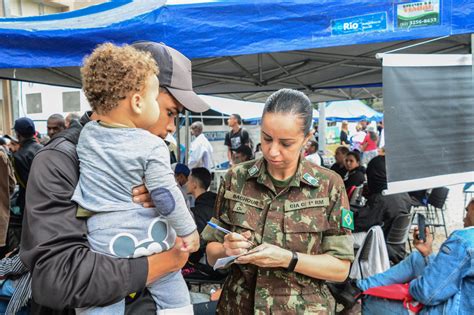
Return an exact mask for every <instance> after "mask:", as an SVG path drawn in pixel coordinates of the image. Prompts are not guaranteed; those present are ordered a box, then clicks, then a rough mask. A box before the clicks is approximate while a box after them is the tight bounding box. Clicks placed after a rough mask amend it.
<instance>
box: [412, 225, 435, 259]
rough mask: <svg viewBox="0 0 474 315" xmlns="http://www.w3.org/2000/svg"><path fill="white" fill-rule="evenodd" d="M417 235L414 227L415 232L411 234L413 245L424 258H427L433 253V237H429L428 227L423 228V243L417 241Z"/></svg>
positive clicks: (416, 228)
mask: <svg viewBox="0 0 474 315" xmlns="http://www.w3.org/2000/svg"><path fill="white" fill-rule="evenodd" d="M418 234H419V231H418V227H415V231H414V232H413V245H414V246H415V248H416V249H418V251H419V252H420V253H421V254H422V255H423V256H424V257H427V256H429V255H431V253H433V235H431V233H430V229H429V228H428V227H426V228H425V235H426V241H425V242H423V241H421V240H419V239H418Z"/></svg>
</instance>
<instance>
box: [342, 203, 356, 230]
mask: <svg viewBox="0 0 474 315" xmlns="http://www.w3.org/2000/svg"><path fill="white" fill-rule="evenodd" d="M341 220H342V227H344V228H346V229H349V230H351V231H353V230H354V214H353V213H352V211H351V210H348V209H345V208H342V215H341Z"/></svg>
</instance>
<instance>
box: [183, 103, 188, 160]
mask: <svg viewBox="0 0 474 315" xmlns="http://www.w3.org/2000/svg"><path fill="white" fill-rule="evenodd" d="M184 119H186V120H185V122H184V123H185V126H186V128H184V130H185V134H184V145H185V146H186V151H185V152H186V153H185V156H184V164H188V159H189V111H188V110H186V111H185V118H184Z"/></svg>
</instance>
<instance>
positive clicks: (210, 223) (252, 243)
mask: <svg viewBox="0 0 474 315" xmlns="http://www.w3.org/2000/svg"><path fill="white" fill-rule="evenodd" d="M207 225H209V226H210V227H212V228H213V229H216V230H218V231H221V232H223V233H225V234H229V233H232V232H231V231H229V230H227V229H224V228H223V227H220V226H219V225H217V224H215V223H213V222H211V221H208V222H207ZM246 241H247V242H249V243H250V244H251V245H252V246H255V244H254V242H252V241H250V240H246Z"/></svg>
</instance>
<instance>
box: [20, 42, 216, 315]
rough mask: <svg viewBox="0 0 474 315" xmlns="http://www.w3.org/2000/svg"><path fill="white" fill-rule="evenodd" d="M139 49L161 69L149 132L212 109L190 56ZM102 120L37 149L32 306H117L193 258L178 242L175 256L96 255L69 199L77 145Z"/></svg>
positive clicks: (27, 250) (141, 197)
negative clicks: (197, 88)
mask: <svg viewBox="0 0 474 315" xmlns="http://www.w3.org/2000/svg"><path fill="white" fill-rule="evenodd" d="M134 47H135V48H137V49H140V50H145V51H149V52H150V53H151V54H152V56H153V57H154V58H155V60H156V62H157V64H158V66H159V67H160V70H161V71H160V74H159V81H160V94H159V96H158V103H159V106H160V118H159V120H158V122H157V123H156V125H154V126H153V127H152V128H151V129H150V132H152V133H153V134H155V135H158V136H160V137H161V138H165V137H166V136H167V134H168V133H174V131H175V130H176V126H175V118H176V116H177V115H178V113H179V112H180V111H182V110H183V108H184V107H186V108H187V109H189V110H191V111H195V112H201V111H205V110H207V109H208V106H207V104H205V103H204V102H203V101H202V100H201V99H200V98H199V97H198V96H197V95H196V94H195V93H194V92H193V91H192V81H191V62H190V60H189V59H187V58H186V57H185V56H184V55H182V54H181V53H179V52H178V51H176V50H174V49H172V48H170V47H167V46H165V45H163V44H157V43H153V42H140V43H137V44H134ZM98 118H99V117H95V114H92V113H88V114H85V115H84V116H83V117H82V118H81V122H80V124H79V123H77V122H74V121H73V122H71V126H70V128H69V129H66V130H64V131H62V132H61V133H59V134H57V135H56V136H55V138H54V139H52V140H51V141H50V142H49V143H48V144H47V146H46V147H45V148H44V149H43V150H41V151H40V152H38V154H37V156H36V158H35V160H34V163H33V165H32V169H31V176H30V182H29V185H28V191H27V198H26V211H25V216H24V221H23V225H24V230H23V234H22V243H21V250H20V257H21V260H22V262H23V263H24V264H25V265H26V266H27V267H28V269H29V270H30V271H31V276H32V294H33V300H34V302H36V303H38V304H40V305H42V306H45V307H49V308H52V309H55V310H65V309H73V308H79V307H91V306H101V305H108V304H112V303H115V302H117V301H119V300H121V299H123V298H125V297H127V296H128V295H129V294H131V293H134V292H138V291H143V290H144V289H145V286H146V284H147V283H151V282H153V281H154V280H156V279H157V278H159V277H161V276H163V275H165V274H167V273H169V272H171V271H176V270H179V269H180V268H181V267H182V266H183V265H184V263H185V262H186V260H187V258H188V257H187V254H185V253H183V252H181V251H180V250H179V249H178V248H179V247H180V246H181V244H180V242H179V240H177V242H176V246H175V248H174V249H172V250H170V251H167V252H163V253H159V254H155V255H152V256H148V257H140V258H136V259H117V258H112V257H109V256H106V255H103V254H99V253H96V252H92V251H91V250H90V248H89V244H88V242H87V237H86V234H87V227H86V221H84V220H81V219H78V218H76V208H77V205H76V204H75V203H73V202H72V201H71V196H72V194H73V192H74V189H75V187H76V184H77V181H78V178H79V162H78V158H77V154H76V144H77V141H78V139H79V134H80V131H81V128H82V125H84V124H86V123H87V122H88V121H89V120H90V119H98ZM130 194H131V196H130V197H132V192H130ZM133 194H134V196H135V197H134V198H133V201H134V202H137V203H142V204H143V205H144V206H152V205H151V204H150V202H149V200H150V199H149V196H148V194H147V193H146V190H145V189H144V186H141V187H139V188H134V189H133ZM148 297H149V296H148ZM147 301H148V303H145V304H142V303H139V301H136V302H134V303H132V305H133V306H134V307H136V308H135V309H134V310H131V309H130V308H127V309H126V312H130V313H134V314H155V305H154V302H153V300H152V299H151V298H148V299H147ZM137 303H138V304H137ZM41 311H42V312H43V313H44V314H51V310H46V309H43V310H39V311H38V310H37V311H34V312H35V313H40V312H41Z"/></svg>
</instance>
